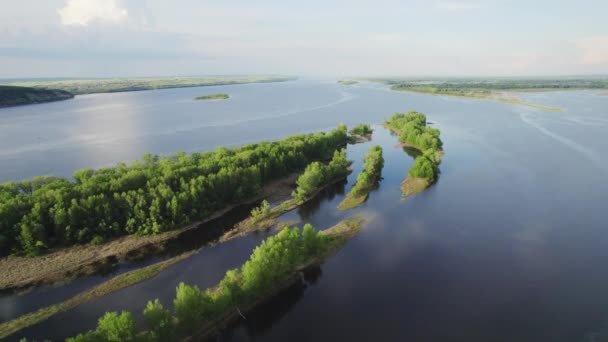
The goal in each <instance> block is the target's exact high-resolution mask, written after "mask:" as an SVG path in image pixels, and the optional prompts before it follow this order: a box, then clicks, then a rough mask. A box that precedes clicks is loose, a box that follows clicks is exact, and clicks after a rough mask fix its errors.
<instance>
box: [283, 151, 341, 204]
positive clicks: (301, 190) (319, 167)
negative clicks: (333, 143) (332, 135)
mask: <svg viewBox="0 0 608 342" xmlns="http://www.w3.org/2000/svg"><path fill="white" fill-rule="evenodd" d="M350 164H351V163H350V162H349V161H348V160H347V159H346V150H341V151H335V152H334V156H333V158H332V160H331V161H330V162H329V164H328V165H324V164H322V163H320V162H316V161H315V162H312V163H310V164H308V166H306V169H305V170H304V173H303V174H302V175H301V176H300V177H299V178H298V180H297V181H296V184H297V185H298V187H297V188H296V190H295V191H294V192H293V194H292V196H293V197H294V198H295V199H296V200H298V201H300V202H304V201H306V200H308V199H310V197H311V196H312V195H313V194H314V193H315V192H316V191H318V190H319V188H321V187H322V186H323V185H326V184H328V183H329V182H331V181H334V180H336V179H339V178H343V177H346V175H348V172H349V169H348V168H349V166H350Z"/></svg>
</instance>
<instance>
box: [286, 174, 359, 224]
mask: <svg viewBox="0 0 608 342" xmlns="http://www.w3.org/2000/svg"><path fill="white" fill-rule="evenodd" d="M347 183H348V181H347V180H346V179H344V180H341V181H339V182H337V183H335V184H333V185H332V186H328V187H327V188H325V189H323V191H321V193H320V194H319V195H318V196H315V197H314V198H313V199H311V200H310V201H308V202H306V203H304V204H302V205H301V206H300V207H299V208H298V209H297V213H298V215H300V217H301V218H302V219H303V220H309V219H311V218H312V217H313V216H314V215H315V214H316V213H317V212H318V211H319V210H320V209H321V204H322V203H324V202H327V201H332V200H333V199H334V198H336V196H344V194H345V192H346V184H347Z"/></svg>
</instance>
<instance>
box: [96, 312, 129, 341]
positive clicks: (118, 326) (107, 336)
mask: <svg viewBox="0 0 608 342" xmlns="http://www.w3.org/2000/svg"><path fill="white" fill-rule="evenodd" d="M95 334H96V335H97V336H99V337H101V338H102V339H103V340H104V341H108V342H128V341H134V340H135V335H136V332H135V319H134V318H133V314H131V313H130V312H128V311H123V312H121V313H120V315H119V314H118V313H116V312H108V313H106V314H105V315H104V316H103V317H102V318H100V319H99V322H98V324H97V330H95Z"/></svg>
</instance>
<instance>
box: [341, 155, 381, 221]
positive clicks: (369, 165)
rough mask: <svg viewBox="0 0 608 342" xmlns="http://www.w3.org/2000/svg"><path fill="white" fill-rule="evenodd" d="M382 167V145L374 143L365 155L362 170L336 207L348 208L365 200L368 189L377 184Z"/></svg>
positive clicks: (370, 189) (354, 206)
mask: <svg viewBox="0 0 608 342" xmlns="http://www.w3.org/2000/svg"><path fill="white" fill-rule="evenodd" d="M383 167H384V158H383V157H382V147H380V146H379V145H375V146H374V147H372V148H371V149H370V150H369V152H367V154H366V155H365V158H364V162H363V171H361V173H360V174H359V175H358V176H357V182H356V183H355V185H354V186H353V188H352V189H351V191H350V193H349V194H348V195H346V197H345V198H344V200H343V201H342V202H340V204H339V205H338V209H339V210H348V209H352V208H356V207H358V206H359V205H361V204H362V203H363V202H365V200H367V197H368V196H369V193H370V191H372V190H373V189H375V188H376V187H377V186H378V182H379V181H380V175H381V173H382V168H383Z"/></svg>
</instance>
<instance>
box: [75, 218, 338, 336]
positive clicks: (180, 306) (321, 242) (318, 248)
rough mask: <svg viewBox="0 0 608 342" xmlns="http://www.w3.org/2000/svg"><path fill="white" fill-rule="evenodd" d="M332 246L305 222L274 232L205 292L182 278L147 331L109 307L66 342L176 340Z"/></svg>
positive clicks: (153, 311) (156, 305)
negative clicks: (92, 326)
mask: <svg viewBox="0 0 608 342" xmlns="http://www.w3.org/2000/svg"><path fill="white" fill-rule="evenodd" d="M329 246H330V243H329V237H328V236H326V235H321V234H319V231H317V230H316V229H315V228H314V227H313V226H311V225H310V224H306V225H305V226H304V228H303V229H302V230H299V229H298V228H291V229H290V228H288V229H284V230H282V231H281V232H280V233H278V234H277V235H275V236H272V237H269V238H268V239H266V240H265V241H263V242H262V244H261V245H259V246H258V247H256V248H255V249H254V250H253V253H252V254H251V256H250V258H249V260H248V261H247V262H245V264H243V265H242V266H241V268H240V269H233V270H229V271H228V272H226V275H225V276H224V278H223V279H222V280H221V281H220V282H219V285H217V286H216V287H215V288H209V289H207V290H205V291H201V290H199V288H198V287H196V286H189V285H186V284H184V283H180V284H179V285H178V286H177V288H176V294H175V299H174V300H173V311H171V310H169V309H166V308H165V307H164V306H163V305H162V303H161V302H160V301H159V300H158V299H155V300H151V301H149V302H148V304H147V305H146V307H145V309H144V311H143V316H144V322H145V324H146V328H147V330H146V331H142V332H138V331H137V329H136V324H135V318H134V315H133V314H132V313H130V312H127V311H122V312H121V313H118V312H109V313H106V314H105V315H104V316H103V317H101V318H100V319H99V321H98V325H97V328H96V329H95V330H92V331H89V332H87V333H84V334H80V335H78V336H76V337H71V338H68V339H67V340H66V341H67V342H119V341H120V342H132V341H175V340H179V339H181V338H183V337H186V336H189V335H191V334H193V333H195V332H196V330H197V328H200V327H201V326H202V325H203V324H204V323H205V322H210V321H213V320H214V319H216V318H219V317H221V316H222V315H223V314H228V313H229V312H231V311H235V310H238V308H239V305H241V306H243V305H247V304H248V303H251V302H253V301H255V300H256V299H258V298H260V297H261V296H264V295H265V294H266V293H268V291H270V290H271V289H272V288H273V287H274V286H276V285H277V284H279V283H280V282H282V281H284V280H286V279H287V277H288V276H289V275H291V274H292V273H293V272H295V271H296V270H297V268H298V267H299V266H301V265H303V264H307V263H308V262H309V261H310V260H311V259H314V258H315V257H317V256H319V255H321V254H323V253H324V252H325V251H326V250H327V249H328V248H329Z"/></svg>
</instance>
